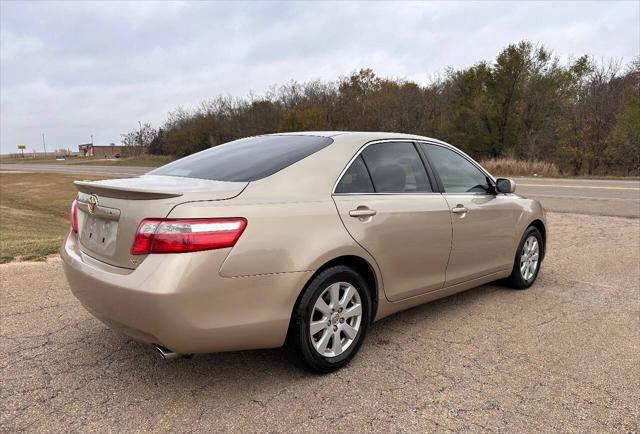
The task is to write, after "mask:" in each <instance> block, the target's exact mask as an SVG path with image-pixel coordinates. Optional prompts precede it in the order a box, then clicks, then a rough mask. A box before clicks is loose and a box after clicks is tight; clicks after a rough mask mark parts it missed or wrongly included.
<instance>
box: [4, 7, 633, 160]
mask: <svg viewBox="0 0 640 434" xmlns="http://www.w3.org/2000/svg"><path fill="white" fill-rule="evenodd" d="M0 8H1V10H0V20H1V23H0V24H1V26H0V59H1V66H0V86H1V89H0V90H1V92H0V152H2V153H6V152H15V150H16V145H17V144H18V143H26V144H27V145H28V146H29V149H33V148H34V147H36V148H39V147H40V146H41V133H42V132H45V133H46V135H47V142H48V148H49V149H52V148H54V147H55V148H58V147H64V148H66V147H72V148H75V147H76V146H77V144H78V143H83V142H86V141H88V140H89V136H90V135H91V134H93V135H94V137H95V140H96V142H98V143H109V142H118V141H119V139H120V134H121V133H124V132H127V131H129V130H131V129H133V128H135V127H136V125H137V122H138V121H139V120H140V121H142V122H151V123H153V124H155V125H158V124H160V123H161V122H162V121H163V120H164V118H165V117H166V114H167V113H168V112H169V111H171V110H173V109H175V108H176V107H177V106H180V105H182V106H187V107H189V106H194V105H196V104H198V103H199V102H201V101H202V100H204V99H207V98H210V97H213V96H215V95H217V94H231V95H236V96H245V95H247V94H248V93H249V92H250V91H252V90H253V91H255V92H257V93H261V92H264V91H266V90H267V89H268V87H269V86H270V85H272V84H282V83H285V82H288V81H289V80H291V79H295V80H298V81H305V80H311V79H315V78H323V79H329V80H330V79H335V78H336V77H337V76H339V75H345V74H348V73H350V72H351V71H354V70H356V69H359V68H362V67H371V68H373V69H374V70H375V71H376V72H377V73H379V74H381V75H384V76H392V77H402V78H407V79H412V80H416V81H419V82H422V83H424V82H425V81H426V80H427V79H428V78H429V77H430V76H432V75H433V74H435V73H438V72H442V71H443V70H444V69H445V68H446V67H447V66H454V67H463V66H468V65H470V64H473V63H475V62H477V61H479V60H483V59H486V60H491V59H493V58H495V55H496V54H497V52H498V51H499V50H500V49H501V48H503V47H504V46H506V45H507V44H509V43H512V42H516V41H519V40H522V39H528V40H531V41H534V42H540V43H543V44H545V45H546V46H547V47H548V48H551V49H553V50H554V51H555V53H556V54H557V55H559V56H561V57H562V58H565V59H566V58H567V57H568V56H571V55H575V56H577V55H582V54H590V55H593V56H595V57H596V58H601V57H616V58H619V59H621V60H622V61H623V62H628V61H630V60H631V59H632V58H633V57H634V56H637V55H638V53H639V52H640V46H639V44H640V43H639V42H638V40H639V38H638V33H639V31H640V29H639V20H638V16H639V14H640V10H639V5H638V3H637V2H619V3H611V2H602V3H595V2H586V3H578V2H566V3H547V2H512V3H507V2H497V3H490V2H478V3H473V2H460V3H454V2H403V3H397V2H393V3H391V2H389V3H379V2H375V3H357V2H356V3H343V2H327V3H291V2H285V3H267V2H255V3H253V2H249V3H237V2H236V3H206V2H191V3H183V2H176V3H173V2H161V3H151V2H138V3H134V2H96V3H93V2H87V3H79V2H68V3H49V2H47V3H45V2H42V3H40V2H33V3H28V2H26V3H25V2H20V3H18V2H2V3H0Z"/></svg>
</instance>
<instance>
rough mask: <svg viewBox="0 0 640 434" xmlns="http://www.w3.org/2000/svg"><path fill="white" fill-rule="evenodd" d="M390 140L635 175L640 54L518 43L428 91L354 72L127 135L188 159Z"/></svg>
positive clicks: (183, 114)
mask: <svg viewBox="0 0 640 434" xmlns="http://www.w3.org/2000/svg"><path fill="white" fill-rule="evenodd" d="M304 130H351V131H394V132H407V133H415V134H421V135H425V136H431V137H435V138H438V139H442V140H445V141H447V142H449V143H451V144H453V145H455V146H457V147H459V148H460V149H462V150H464V151H465V152H467V153H469V154H470V155H471V156H472V157H474V158H476V159H487V158H497V157H507V158H513V159H520V160H528V161H533V160H537V161H544V162H551V163H555V164H557V165H558V167H560V169H561V170H562V172H563V173H565V174H569V175H602V174H609V175H635V176H638V175H640V57H638V58H636V59H635V60H634V61H633V62H632V63H631V64H629V65H621V63H620V62H618V61H615V60H599V61H598V60H595V59H593V58H590V57H588V56H581V57H578V58H575V59H571V60H569V61H567V62H560V60H559V59H558V57H557V56H554V55H553V53H552V52H551V51H550V50H549V49H547V48H545V47H544V46H541V45H535V44H532V43H531V42H527V41H523V42H520V43H517V44H512V45H509V46H507V47H506V48H505V49H503V50H502V51H501V52H500V53H499V54H498V55H497V57H496V59H495V60H494V61H492V62H489V61H481V62H478V63H476V64H475V65H473V66H470V67H468V68H464V69H453V68H449V69H447V70H446V71H445V72H444V73H443V74H441V75H440V76H438V77H436V78H434V79H432V80H431V81H430V82H429V83H428V84H425V85H420V84H418V83H415V82H412V81H408V80H403V79H392V78H384V77H380V76H378V75H376V74H375V72H374V71H372V70H371V69H362V70H360V71H357V72H354V73H352V74H351V75H349V76H345V77H340V78H338V79H337V80H335V81H322V80H315V81H310V82H305V83H298V82H295V81H292V82H289V83H288V84H285V85H281V86H274V87H272V88H271V89H270V90H269V91H268V92H266V93H265V94H264V95H262V96H260V97H256V96H251V97H248V98H234V97H230V96H218V97H215V98H213V99H210V100H207V101H204V102H203V103H201V105H200V106H198V107H196V108H194V109H189V110H187V109H184V108H178V109H177V110H175V111H173V112H172V113H170V114H169V116H168V118H167V120H166V121H165V122H164V124H163V125H162V126H161V127H160V128H158V129H155V128H153V127H152V126H151V125H149V124H145V125H144V126H142V127H141V128H139V129H137V130H135V131H132V132H130V133H128V134H125V135H123V143H124V144H125V145H129V146H131V147H133V148H142V149H144V150H145V151H147V152H150V153H153V154H164V155H174V156H178V157H180V156H185V155H189V154H191V153H194V152H197V151H200V150H203V149H206V148H208V147H211V146H216V145H218V144H221V143H225V142H228V141H230V140H234V139H237V138H241V137H245V136H250V135H258V134H266V133H275V132H287V131H304Z"/></svg>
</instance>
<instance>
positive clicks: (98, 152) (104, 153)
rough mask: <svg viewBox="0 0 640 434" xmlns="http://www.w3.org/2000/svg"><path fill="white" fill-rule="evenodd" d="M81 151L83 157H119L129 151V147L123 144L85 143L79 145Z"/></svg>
mask: <svg viewBox="0 0 640 434" xmlns="http://www.w3.org/2000/svg"><path fill="white" fill-rule="evenodd" d="M78 150H79V153H80V155H81V156H82V157H97V158H119V157H123V156H124V155H125V154H126V152H127V147H126V146H122V145H92V144H91V143H84V144H82V145H78Z"/></svg>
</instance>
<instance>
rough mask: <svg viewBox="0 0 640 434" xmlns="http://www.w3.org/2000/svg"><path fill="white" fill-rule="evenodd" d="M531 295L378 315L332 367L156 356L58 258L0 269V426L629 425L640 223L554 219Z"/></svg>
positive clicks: (248, 358)
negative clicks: (88, 295)
mask: <svg viewBox="0 0 640 434" xmlns="http://www.w3.org/2000/svg"><path fill="white" fill-rule="evenodd" d="M549 220H550V228H549V229H550V245H549V251H548V255H547V258H546V260H545V263H544V264H543V268H542V272H541V274H540V277H539V280H538V282H537V283H536V285H534V287H533V288H531V289H530V290H528V291H512V290H508V289H506V288H503V287H501V286H499V285H486V286H483V287H480V288H477V289H474V290H471V291H467V292H465V293H462V294H458V295H455V296H453V297H449V298H447V299H444V300H440V301H437V302H434V303H431V304H428V305H424V306H420V307H417V308H414V309H412V310H410V311H406V312H403V313H400V314H397V315H395V316H393V317H390V318H387V319H385V320H382V321H380V322H378V323H376V324H375V325H374V326H373V328H372V329H371V332H370V334H369V336H368V337H367V341H366V342H365V344H364V345H363V347H362V350H361V352H360V355H359V356H358V357H357V358H356V359H355V360H354V361H353V362H352V363H351V365H350V366H348V367H347V368H346V369H343V370H342V371H340V372H337V373H334V374H330V375H326V376H318V375H312V374H308V373H306V372H302V371H300V370H298V369H296V368H293V367H292V366H291V365H290V364H289V363H288V361H287V360H286V358H285V357H284V356H283V354H282V352H281V351H279V350H270V351H253V352H241V353H226V354H212V355H206V356H197V357H195V358H193V359H190V360H186V359H180V360H174V361H163V360H161V359H160V358H159V357H158V356H157V355H156V354H155V353H154V352H153V351H152V350H151V349H150V348H149V347H146V346H143V345H140V344H137V343H135V342H132V341H131V340H129V339H127V338H126V337H123V336H121V335H119V334H117V333H115V332H112V331H111V330H109V329H108V328H106V327H105V326H104V325H102V324H101V323H100V322H98V321H97V320H95V319H94V318H92V317H91V316H90V315H89V314H87V313H86V312H85V311H84V309H83V308H82V307H81V305H80V304H79V303H78V302H77V301H76V300H75V299H74V298H73V297H72V295H71V294H70V292H69V290H68V288H67V285H66V283H65V280H64V277H63V275H62V270H61V264H60V262H59V260H51V261H49V262H47V263H13V264H7V265H2V266H0V275H1V280H0V282H1V285H2V299H1V301H2V303H1V310H0V313H1V326H2V327H1V333H0V346H1V353H0V354H1V355H0V366H1V381H2V383H1V384H2V390H1V396H0V398H1V401H0V410H1V419H0V430H2V431H3V432H7V431H15V430H28V431H95V430H99V431H125V430H126V431H130V430H131V431H148V430H152V431H224V432H228V431H298V432H299V431H326V430H327V429H331V430H334V431H340V432H343V431H356V432H362V431H448V430H454V431H503V432H507V431H508V432H525V431H526V432H532V431H543V432H548V431H563V432H603V431H623V432H629V431H638V427H639V422H640V409H639V405H638V403H639V402H640V220H638V219H625V218H615V217H595V216H586V215H573V214H550V215H549Z"/></svg>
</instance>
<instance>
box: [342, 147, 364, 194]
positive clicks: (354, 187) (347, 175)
mask: <svg viewBox="0 0 640 434" xmlns="http://www.w3.org/2000/svg"><path fill="white" fill-rule="evenodd" d="M336 193H363V194H366V193H373V184H372V183H371V178H370V177H369V172H367V167H366V166H365V165H364V161H363V160H362V155H360V156H358V158H356V159H355V160H353V163H351V166H349V168H348V169H347V171H346V172H344V175H342V178H341V179H340V182H338V185H337V186H336Z"/></svg>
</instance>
